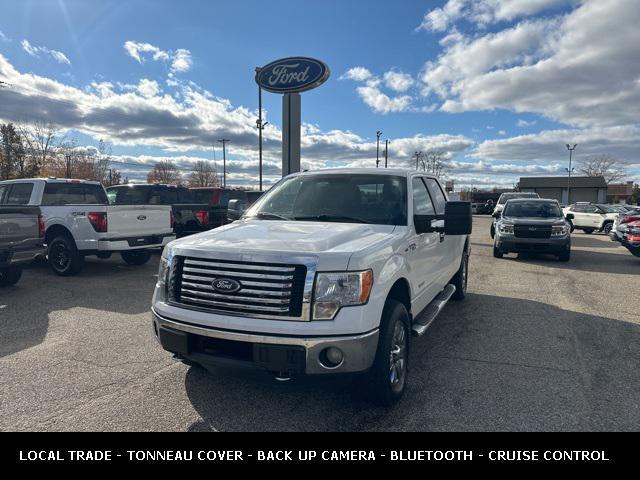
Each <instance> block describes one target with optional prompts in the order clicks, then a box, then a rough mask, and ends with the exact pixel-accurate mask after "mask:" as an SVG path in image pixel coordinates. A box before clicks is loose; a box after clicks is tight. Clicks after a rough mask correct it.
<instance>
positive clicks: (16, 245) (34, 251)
mask: <svg viewBox="0 0 640 480" xmlns="http://www.w3.org/2000/svg"><path fill="white" fill-rule="evenodd" d="M4 193H5V192H3V191H2V190H1V189H0V287H8V286H11V285H15V284H16V283H17V282H18V280H20V277H21V276H22V265H23V264H25V263H29V262H31V261H33V260H34V259H35V258H37V257H39V256H44V254H45V248H44V245H43V243H44V221H43V219H42V216H41V215H40V208H39V207H27V206H20V205H16V206H13V205H1V203H2V200H3V199H2V196H3V195H4Z"/></svg>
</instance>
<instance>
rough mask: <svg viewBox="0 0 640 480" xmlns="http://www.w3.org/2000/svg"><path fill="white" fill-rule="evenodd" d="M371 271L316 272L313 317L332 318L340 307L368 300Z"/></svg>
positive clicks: (359, 303)
mask: <svg viewBox="0 0 640 480" xmlns="http://www.w3.org/2000/svg"><path fill="white" fill-rule="evenodd" d="M372 285H373V272H372V271H371V270H365V271H363V272H335V273H318V274H317V276H316V287H315V292H314V297H313V298H314V300H313V319H314V320H332V319H333V318H334V317H335V316H336V313H338V310H340V308H341V307H348V306H350V305H362V304H363V303H367V301H368V300H369V293H370V292H371V286H372Z"/></svg>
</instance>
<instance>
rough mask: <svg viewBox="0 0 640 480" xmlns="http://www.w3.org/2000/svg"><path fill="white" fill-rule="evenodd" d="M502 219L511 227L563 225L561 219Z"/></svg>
mask: <svg viewBox="0 0 640 480" xmlns="http://www.w3.org/2000/svg"><path fill="white" fill-rule="evenodd" d="M502 219H503V220H504V221H505V222H509V223H511V224H513V225H562V224H563V223H565V220H564V218H562V217H549V218H540V217H502Z"/></svg>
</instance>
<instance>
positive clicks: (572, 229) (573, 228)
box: [569, 220, 576, 233]
mask: <svg viewBox="0 0 640 480" xmlns="http://www.w3.org/2000/svg"><path fill="white" fill-rule="evenodd" d="M575 229H576V227H574V226H573V222H572V221H571V220H569V231H570V232H571V233H573V231H574V230H575Z"/></svg>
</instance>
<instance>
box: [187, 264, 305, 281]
mask: <svg viewBox="0 0 640 480" xmlns="http://www.w3.org/2000/svg"><path fill="white" fill-rule="evenodd" d="M182 270H183V271H185V272H193V273H205V274H210V275H217V276H219V277H229V278H255V279H259V280H280V281H284V280H293V274H291V275H269V274H266V273H249V272H246V273H245V272H229V271H225V270H209V269H203V268H194V267H187V266H185V267H183V269H182Z"/></svg>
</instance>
